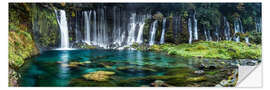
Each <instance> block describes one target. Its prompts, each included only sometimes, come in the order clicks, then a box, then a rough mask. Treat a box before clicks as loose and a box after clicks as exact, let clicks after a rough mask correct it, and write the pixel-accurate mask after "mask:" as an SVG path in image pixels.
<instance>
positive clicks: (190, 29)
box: [188, 18, 192, 44]
mask: <svg viewBox="0 0 270 90" xmlns="http://www.w3.org/2000/svg"><path fill="white" fill-rule="evenodd" d="M188 32H189V40H188V43H189V44H191V43H192V25H191V19H190V18H188Z"/></svg>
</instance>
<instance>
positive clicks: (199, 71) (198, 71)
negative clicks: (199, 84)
mask: <svg viewBox="0 0 270 90" xmlns="http://www.w3.org/2000/svg"><path fill="white" fill-rule="evenodd" d="M193 73H194V74H198V75H202V74H204V71H203V70H197V71H194V72H193Z"/></svg>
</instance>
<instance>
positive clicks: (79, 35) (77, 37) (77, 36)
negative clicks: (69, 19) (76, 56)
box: [75, 12, 82, 42]
mask: <svg viewBox="0 0 270 90" xmlns="http://www.w3.org/2000/svg"><path fill="white" fill-rule="evenodd" d="M78 22H79V21H78V14H77V12H76V17H75V33H76V42H79V41H80V40H81V38H82V37H81V32H80V30H78Z"/></svg>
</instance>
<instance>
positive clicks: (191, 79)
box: [187, 76, 207, 82]
mask: <svg viewBox="0 0 270 90" xmlns="http://www.w3.org/2000/svg"><path fill="white" fill-rule="evenodd" d="M206 79H207V78H206V77H205V76H200V77H190V78H188V79H187V81H191V82H199V81H204V80H206Z"/></svg>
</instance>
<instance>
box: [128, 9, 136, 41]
mask: <svg viewBox="0 0 270 90" xmlns="http://www.w3.org/2000/svg"><path fill="white" fill-rule="evenodd" d="M135 30H136V13H132V14H131V17H130V23H129V33H128V40H127V44H128V45H132V44H133V43H134V42H135Z"/></svg>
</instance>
